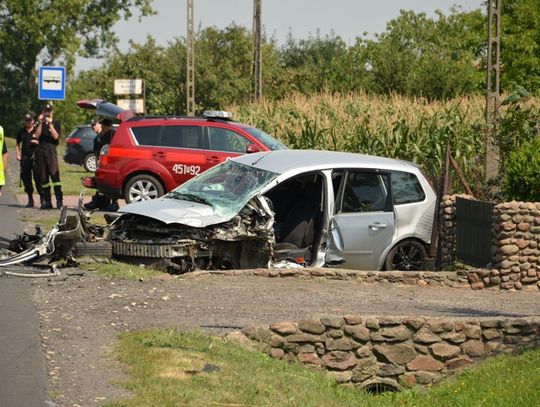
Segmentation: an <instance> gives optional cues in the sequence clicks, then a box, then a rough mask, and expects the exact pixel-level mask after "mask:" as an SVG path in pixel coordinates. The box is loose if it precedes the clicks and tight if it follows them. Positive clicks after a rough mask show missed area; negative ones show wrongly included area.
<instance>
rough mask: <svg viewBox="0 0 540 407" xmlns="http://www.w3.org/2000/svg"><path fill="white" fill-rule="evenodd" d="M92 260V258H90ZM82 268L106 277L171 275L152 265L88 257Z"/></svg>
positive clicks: (137, 278) (135, 278)
mask: <svg viewBox="0 0 540 407" xmlns="http://www.w3.org/2000/svg"><path fill="white" fill-rule="evenodd" d="M90 260H91V259H90ZM80 268H81V269H83V270H87V271H95V272H97V274H99V275H101V276H105V277H114V278H124V279H128V280H140V279H143V280H147V279H150V278H155V277H160V276H161V277H163V276H167V277H168V276H169V274H167V273H163V272H161V271H159V270H155V269H152V268H150V267H141V266H138V265H133V264H127V263H122V262H119V261H114V260H113V261H110V262H108V261H103V262H100V263H97V262H95V261H93V260H92V261H89V260H88V259H86V260H82V261H81V266H80Z"/></svg>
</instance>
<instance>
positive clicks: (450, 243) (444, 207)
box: [439, 195, 456, 270]
mask: <svg viewBox="0 0 540 407" xmlns="http://www.w3.org/2000/svg"><path fill="white" fill-rule="evenodd" d="M439 259H440V264H439V266H440V269H441V270H447V269H452V268H453V267H454V266H455V262H456V195H445V196H443V198H442V199H441V202H440V204H439Z"/></svg>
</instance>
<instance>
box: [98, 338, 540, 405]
mask: <svg viewBox="0 0 540 407" xmlns="http://www.w3.org/2000/svg"><path fill="white" fill-rule="evenodd" d="M116 352H117V356H118V358H119V359H120V360H121V361H122V362H124V363H125V364H126V366H127V370H128V374H129V378H128V379H127V380H126V381H125V382H122V383H121V384H122V385H123V386H124V387H125V388H126V389H128V390H130V391H131V392H132V393H133V394H134V397H133V398H130V399H125V400H121V401H116V402H111V403H109V404H107V405H108V406H115V407H120V406H122V407H133V406H238V407H240V406H429V407H434V406H441V407H442V406H471V407H472V406H501V407H503V406H504V407H507V406H535V405H538V402H539V399H540V367H539V366H540V351H539V350H534V351H527V352H525V353H523V354H521V355H518V356H509V355H504V356H499V357H496V358H492V359H490V360H488V361H487V362H485V363H484V364H483V365H481V366H480V367H477V368H475V369H472V370H470V371H466V372H464V373H462V374H461V375H459V376H457V377H456V378H454V379H451V380H449V381H448V382H447V383H445V384H442V385H440V386H438V387H436V388H432V389H428V390H426V391H423V390H418V389H413V390H407V391H403V392H401V393H387V394H383V395H380V396H373V395H370V394H367V393H365V392H362V391H359V390H355V389H352V388H348V387H345V386H340V385H337V384H335V382H333V381H332V380H329V379H327V378H326V377H325V376H324V373H322V372H319V371H315V370H311V369H307V368H305V367H304V366H301V365H299V364H292V363H286V362H282V361H279V360H275V359H272V358H270V357H269V356H267V355H266V354H264V353H262V352H259V351H255V352H248V351H246V350H244V349H242V348H240V347H239V346H237V345H235V344H232V343H229V342H226V341H224V340H222V339H221V338H217V337H211V336H206V335H203V334H201V333H180V332H178V331H174V330H168V331H150V332H142V333H127V334H122V335H121V336H120V342H119V344H118V347H117V351H116ZM206 363H208V364H212V365H215V366H218V367H219V368H220V370H219V371H217V372H212V373H199V374H193V373H190V372H197V371H200V370H201V369H202V367H203V366H204V365H205V364H206Z"/></svg>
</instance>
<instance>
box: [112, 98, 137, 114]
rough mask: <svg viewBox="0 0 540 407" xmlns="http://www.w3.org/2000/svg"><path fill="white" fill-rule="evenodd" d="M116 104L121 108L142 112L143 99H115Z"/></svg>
mask: <svg viewBox="0 0 540 407" xmlns="http://www.w3.org/2000/svg"><path fill="white" fill-rule="evenodd" d="M116 104H117V105H118V106H120V107H121V108H122V109H126V110H133V111H135V113H144V99H117V100H116Z"/></svg>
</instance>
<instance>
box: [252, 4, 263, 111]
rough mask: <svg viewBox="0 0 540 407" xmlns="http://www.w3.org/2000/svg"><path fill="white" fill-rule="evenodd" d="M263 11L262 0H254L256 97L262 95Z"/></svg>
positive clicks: (254, 80)
mask: <svg viewBox="0 0 540 407" xmlns="http://www.w3.org/2000/svg"><path fill="white" fill-rule="evenodd" d="M261 31H262V11H261V0H253V72H252V73H253V83H254V94H253V96H254V99H255V100H259V99H260V98H261V96H262V52H261Z"/></svg>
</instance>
